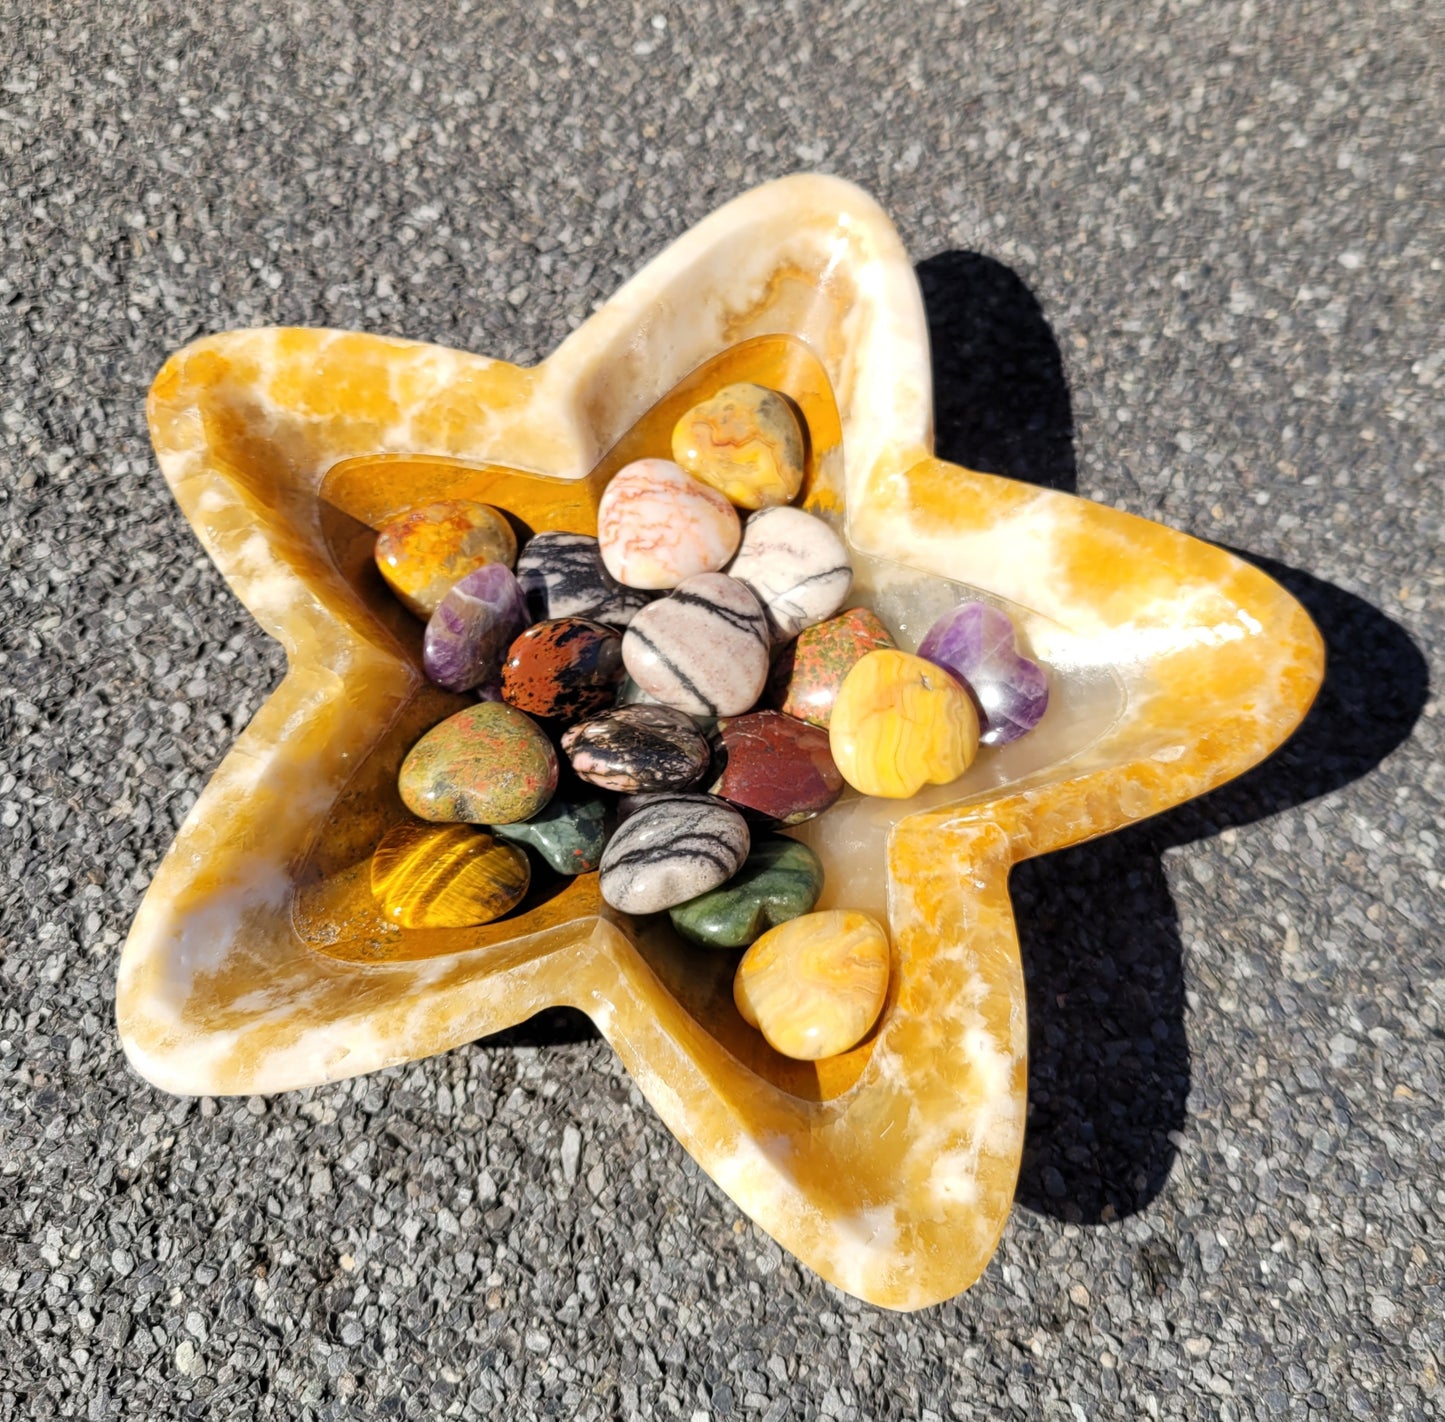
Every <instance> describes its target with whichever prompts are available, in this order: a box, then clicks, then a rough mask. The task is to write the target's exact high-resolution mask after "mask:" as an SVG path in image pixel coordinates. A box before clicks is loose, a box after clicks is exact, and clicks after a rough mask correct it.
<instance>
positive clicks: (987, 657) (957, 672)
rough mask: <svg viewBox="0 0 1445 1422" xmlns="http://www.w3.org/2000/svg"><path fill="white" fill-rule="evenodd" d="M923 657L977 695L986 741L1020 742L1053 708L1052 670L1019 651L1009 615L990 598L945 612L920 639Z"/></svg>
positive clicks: (981, 738) (989, 743)
mask: <svg viewBox="0 0 1445 1422" xmlns="http://www.w3.org/2000/svg"><path fill="white" fill-rule="evenodd" d="M918 655H919V656H920V657H925V658H927V659H928V660H929V661H930V662H936V663H937V664H938V665H939V666H941V667H944V668H946V669H947V670H948V671H950V672H952V673H953V675H954V676H956V677H957V678H958V679H959V681H961V682H962V683H963V684H964V686H965V687H966V688H967V689H968V690H969V691H970V692H971V693H972V694H973V699H974V703H975V705H976V706H977V707H978V713H979V720H980V722H981V723H982V727H983V732H982V734H981V735H980V736H979V742H980V744H982V745H986V746H1002V745H1007V744H1008V743H1009V742H1010V741H1016V740H1018V738H1019V737H1020V736H1022V735H1026V734H1027V733H1028V732H1029V731H1031V730H1033V728H1034V727H1035V726H1037V725H1038V724H1039V722H1040V721H1041V720H1043V716H1044V712H1045V711H1047V710H1048V709H1049V679H1048V676H1047V674H1046V673H1045V672H1044V669H1043V668H1042V667H1041V666H1040V665H1039V664H1038V663H1037V662H1035V661H1030V660H1029V658H1028V657H1026V656H1024V655H1023V653H1022V652H1020V651H1019V646H1018V631H1017V629H1016V628H1015V627H1014V624H1013V620H1012V619H1011V618H1010V617H1009V616H1008V614H1007V613H1005V612H1001V611H999V609H998V608H996V607H990V606H989V605H988V603H986V602H965V603H963V604H962V605H961V606H959V607H955V608H954V609H953V611H952V612H946V613H944V615H943V616H942V617H940V618H939V619H938V621H937V622H935V623H934V624H933V626H932V627H930V628H929V629H928V634H927V635H926V636H925V637H924V639H923V641H922V642H920V643H919V646H918Z"/></svg>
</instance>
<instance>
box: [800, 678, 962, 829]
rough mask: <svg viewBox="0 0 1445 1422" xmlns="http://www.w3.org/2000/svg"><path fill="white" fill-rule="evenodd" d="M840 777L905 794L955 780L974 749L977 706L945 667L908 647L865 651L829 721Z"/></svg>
mask: <svg viewBox="0 0 1445 1422" xmlns="http://www.w3.org/2000/svg"><path fill="white" fill-rule="evenodd" d="M828 746H829V749H830V750H831V751H832V752H833V759H834V761H835V762H836V763H837V766H838V769H839V770H840V771H842V772H843V778H844V779H845V780H846V781H847V782H848V784H850V785H851V786H852V787H853V788H854V789H855V790H860V791H862V793H863V794H865V795H878V796H881V797H882V798H884V799H888V800H906V799H908V798H909V797H910V796H913V795H916V794H917V793H918V792H919V791H920V790H921V789H923V787H924V786H925V785H948V784H951V783H952V782H953V781H955V780H957V779H958V777H959V776H960V775H962V774H963V772H964V771H965V770H967V769H968V767H969V766H970V765H971V764H972V763H973V758H974V756H975V755H977V754H978V713H977V712H976V711H975V710H974V708H973V702H972V701H971V700H970V699H969V695H968V692H966V691H965V690H964V689H963V687H962V686H960V685H959V683H958V681H957V680H956V679H955V678H954V677H953V675H952V674H951V673H949V672H946V671H944V670H943V669H942V668H941V667H939V666H937V665H936V664H935V663H933V662H930V661H927V660H925V659H924V658H923V657H915V656H913V655H911V654H910V653H908V652H896V651H883V652H869V653H868V655H867V656H866V657H864V658H863V660H862V661H861V662H859V663H858V665H857V666H855V667H854V668H853V670H852V671H850V672H849V673H848V675H847V677H846V678H845V679H844V681H843V685H842V688H841V689H840V690H839V692H838V699H837V701H836V702H834V704H833V718H832V720H831V721H830V722H829V724H828Z"/></svg>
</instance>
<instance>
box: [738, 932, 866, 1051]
mask: <svg viewBox="0 0 1445 1422" xmlns="http://www.w3.org/2000/svg"><path fill="white" fill-rule="evenodd" d="M888 973H889V955H888V935H887V934H886V933H884V931H883V930H882V928H880V927H879V926H878V924H877V923H876V922H875V921H874V920H873V919H872V918H870V917H869V916H868V915H867V914H866V913H859V912H858V911H857V910H855V909H831V910H828V911H826V912H823V913H807V914H803V915H802V916H801V917H799V918H794V919H790V920H789V921H788V922H787V923H783V924H779V925H778V927H777V928H770V929H769V930H768V931H767V932H766V933H765V934H763V936H762V937H761V938H759V939H758V941H757V942H756V943H754V944H753V946H752V947H751V948H749V949H748V951H747V952H746V953H744V954H743V959H742V962H740V963H739V964H738V970H737V974H736V976H735V977H734V979H733V1001H734V1002H735V1003H736V1004H737V1009H738V1011H739V1012H740V1013H741V1014H742V1018H743V1021H744V1022H746V1023H747V1024H748V1025H749V1026H750V1027H756V1028H757V1029H758V1030H759V1031H760V1032H761V1033H762V1034H763V1036H764V1037H765V1038H766V1039H767V1042H768V1045H769V1046H770V1047H772V1049H773V1050H774V1051H776V1052H781V1053H782V1054H783V1055H784V1056H785V1057H794V1058H797V1059H798V1060H800V1061H808V1062H812V1061H819V1060H821V1059H822V1058H823V1057H835V1056H837V1055H838V1054H839V1053H840V1052H846V1051H847V1050H848V1049H849V1048H850V1047H856V1046H857V1045H858V1043H859V1042H861V1041H862V1040H863V1038H864V1037H866V1036H867V1035H868V1032H869V1030H870V1029H871V1028H872V1026H873V1024H874V1023H875V1022H876V1021H877V1020H878V1014H879V1013H880V1012H881V1011H882V1010H883V1002H884V999H885V998H886V996H887V993H888Z"/></svg>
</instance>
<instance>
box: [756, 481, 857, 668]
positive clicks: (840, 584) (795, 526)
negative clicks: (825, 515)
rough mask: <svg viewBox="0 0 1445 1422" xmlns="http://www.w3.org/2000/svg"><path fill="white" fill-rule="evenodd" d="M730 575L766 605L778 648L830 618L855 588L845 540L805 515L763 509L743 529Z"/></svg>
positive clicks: (790, 509)
mask: <svg viewBox="0 0 1445 1422" xmlns="http://www.w3.org/2000/svg"><path fill="white" fill-rule="evenodd" d="M728 574H729V575H730V576H731V577H734V578H736V579H737V580H738V581H739V582H742V583H746V584H747V586H748V587H749V588H750V589H751V590H752V592H753V595H754V596H755V597H756V598H757V600H758V601H759V602H760V603H761V604H762V605H763V611H764V612H765V613H766V614H767V618H768V627H769V628H770V630H771V632H772V638H773V641H774V642H787V641H790V640H791V639H792V638H794V637H796V636H797V635H798V633H799V632H801V631H802V630H803V629H804V628H805V627H811V626H813V624H814V623H817V622H822V621H823V619H824V618H827V617H831V616H832V615H833V614H834V613H835V612H837V610H838V609H839V608H840V607H841V606H842V605H843V599H844V598H845V597H847V596H848V589H849V588H850V587H851V586H852V583H853V568H852V565H851V564H850V563H849V562H848V552H847V549H845V548H844V547H843V540H842V539H841V538H839V537H838V535H837V534H836V533H834V532H833V530H832V529H831V528H829V527H828V525H827V524H826V523H824V522H823V520H822V519H820V518H816V517H814V515H812V514H810V513H804V512H803V510H802V509H794V508H786V507H785V508H775V509H762V510H760V511H759V512H758V513H755V514H753V515H752V516H751V517H750V518H749V519H748V521H747V524H746V525H745V526H744V528H743V539H742V543H741V544H740V545H739V546H738V555H737V557H736V558H734V559H733V560H732V562H731V563H729V564H728Z"/></svg>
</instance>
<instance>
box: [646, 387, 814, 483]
mask: <svg viewBox="0 0 1445 1422" xmlns="http://www.w3.org/2000/svg"><path fill="white" fill-rule="evenodd" d="M672 457H673V458H674V459H675V460H677V462H678V463H679V464H680V465H681V466H682V467H683V468H684V469H686V470H687V472H688V473H689V474H691V475H692V476H693V478H695V479H700V480H701V481H702V482H703V483H704V484H708V485H710V486H711V487H712V488H714V489H716V490H717V491H718V492H719V493H720V494H722V495H723V497H724V498H726V499H727V500H728V502H729V503H731V504H735V505H736V506H737V507H738V508H740V509H762V508H769V507H772V506H773V505H776V504H787V503H791V502H792V501H793V500H794V499H795V498H796V497H797V496H798V490H799V489H800V488H801V487H802V484H803V430H802V427H801V426H800V425H799V423H798V417H797V416H796V415H795V414H794V413H793V407H792V406H791V405H790V404H789V403H788V401H787V400H786V399H785V398H784V397H783V396H781V395H780V394H778V392H777V391H776V390H769V389H768V388H767V387H766V386H764V385H750V384H747V383H746V382H744V383H740V384H737V385H727V386H724V387H723V389H721V390H719V391H718V392H717V394H716V395H714V396H713V397H712V398H711V399H710V400H704V401H702V402H701V403H700V404H697V405H694V406H693V407H692V409H690V410H689V411H688V412H687V413H686V414H685V415H684V416H683V417H682V418H681V419H680V420H679V421H678V422H677V424H676V426H675V427H674V429H673V431H672Z"/></svg>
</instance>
